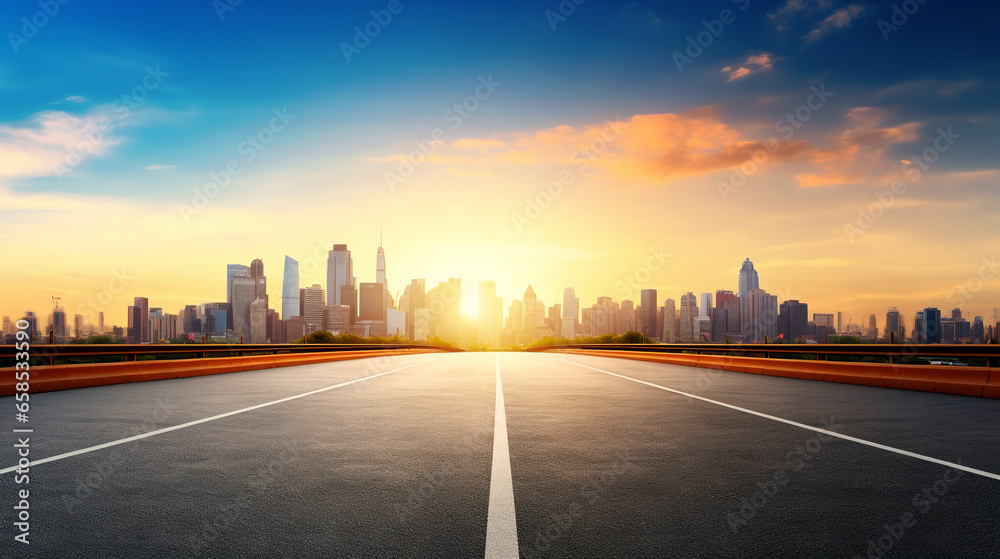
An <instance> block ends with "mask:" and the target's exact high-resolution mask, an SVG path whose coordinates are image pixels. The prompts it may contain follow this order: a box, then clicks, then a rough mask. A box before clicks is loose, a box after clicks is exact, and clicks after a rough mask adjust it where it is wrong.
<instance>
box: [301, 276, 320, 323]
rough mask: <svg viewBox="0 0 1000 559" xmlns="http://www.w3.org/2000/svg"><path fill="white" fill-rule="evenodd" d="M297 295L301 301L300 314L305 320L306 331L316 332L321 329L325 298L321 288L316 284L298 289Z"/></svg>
mask: <svg viewBox="0 0 1000 559" xmlns="http://www.w3.org/2000/svg"><path fill="white" fill-rule="evenodd" d="M299 297H300V298H301V302H302V305H301V306H302V316H303V317H304V318H305V320H306V331H307V332H316V331H319V330H322V329H323V307H325V306H326V300H325V298H324V297H323V288H322V287H320V286H319V285H318V284H313V285H312V287H305V288H302V289H300V290H299Z"/></svg>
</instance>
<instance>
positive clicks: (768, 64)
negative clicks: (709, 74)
mask: <svg viewBox="0 0 1000 559" xmlns="http://www.w3.org/2000/svg"><path fill="white" fill-rule="evenodd" d="M772 67H774V59H773V58H771V55H770V54H768V53H766V52H765V53H763V54H755V55H751V56H748V57H747V59H746V60H745V61H744V62H742V63H741V64H740V65H739V66H738V67H737V68H733V67H732V66H726V67H725V68H723V69H722V72H723V73H728V74H729V78H728V79H727V80H726V81H727V82H731V81H735V80H738V79H740V78H744V77H746V76H749V75H750V74H751V73H754V72H757V71H760V70H770V69H771V68H772Z"/></svg>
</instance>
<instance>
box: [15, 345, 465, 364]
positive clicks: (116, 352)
mask: <svg viewBox="0 0 1000 559" xmlns="http://www.w3.org/2000/svg"><path fill="white" fill-rule="evenodd" d="M383 349H436V350H441V351H461V350H459V349H456V348H450V347H439V346H429V345H421V344H31V346H30V349H29V352H28V353H29V356H30V364H31V366H41V365H64V364H82V363H114V362H120V361H146V360H159V359H211V358H215V357H243V356H249V355H282V354H307V353H327V352H338V351H377V350H383ZM17 353H18V351H17V348H16V346H13V345H2V346H0V369H3V368H9V367H13V366H14V362H15V358H16V356H17Z"/></svg>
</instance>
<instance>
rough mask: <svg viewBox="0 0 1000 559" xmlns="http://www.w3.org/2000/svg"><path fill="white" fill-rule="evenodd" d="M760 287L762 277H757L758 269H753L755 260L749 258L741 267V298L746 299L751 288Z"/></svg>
mask: <svg viewBox="0 0 1000 559" xmlns="http://www.w3.org/2000/svg"><path fill="white" fill-rule="evenodd" d="M759 288H760V278H758V277H757V270H754V269H753V262H751V261H750V259H749V258H747V259H746V260H744V261H743V267H742V268H740V291H739V294H740V298H741V299H745V298H746V296H747V293H750V290H751V289H759Z"/></svg>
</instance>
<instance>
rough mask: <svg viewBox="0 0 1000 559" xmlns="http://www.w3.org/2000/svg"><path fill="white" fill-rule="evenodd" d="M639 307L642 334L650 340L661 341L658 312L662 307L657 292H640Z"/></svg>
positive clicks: (651, 290)
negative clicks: (658, 328)
mask: <svg viewBox="0 0 1000 559" xmlns="http://www.w3.org/2000/svg"><path fill="white" fill-rule="evenodd" d="M639 306H640V307H641V321H642V326H641V328H642V333H643V334H644V335H646V336H647V337H649V338H650V339H653V340H656V341H659V339H660V332H658V331H657V329H656V327H657V320H656V310H657V308H658V307H659V306H660V305H659V300H657V298H656V290H655V289H643V290H642V291H640V292H639Z"/></svg>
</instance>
